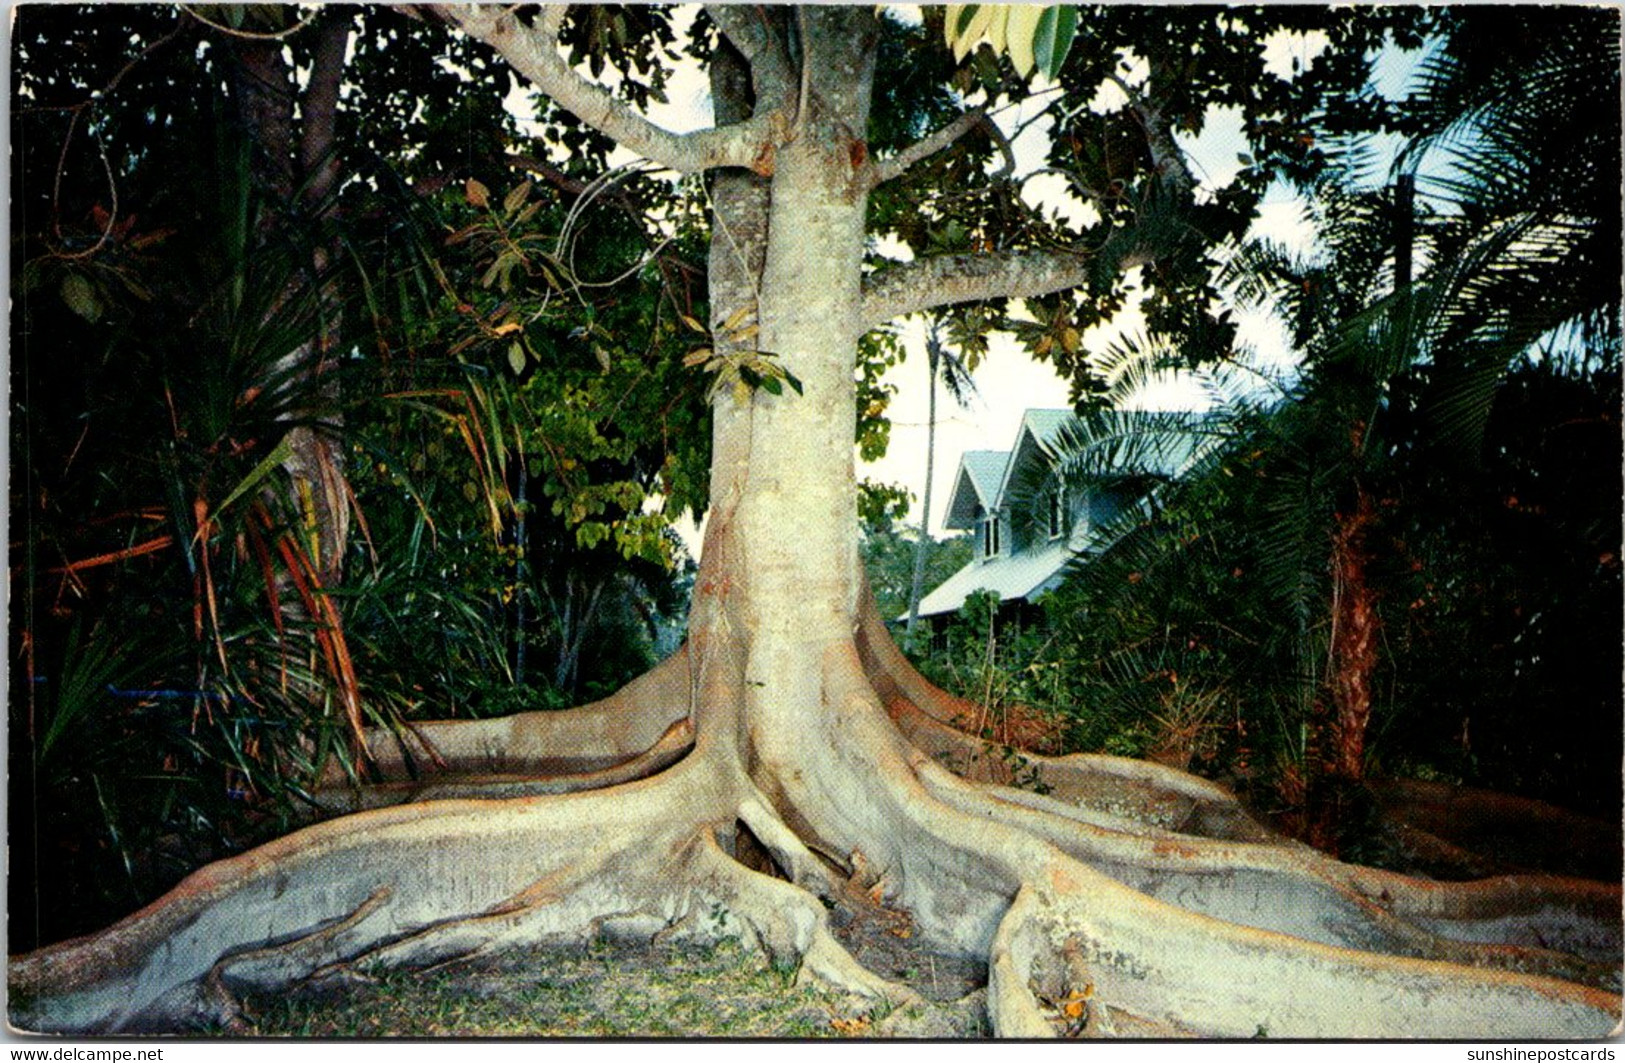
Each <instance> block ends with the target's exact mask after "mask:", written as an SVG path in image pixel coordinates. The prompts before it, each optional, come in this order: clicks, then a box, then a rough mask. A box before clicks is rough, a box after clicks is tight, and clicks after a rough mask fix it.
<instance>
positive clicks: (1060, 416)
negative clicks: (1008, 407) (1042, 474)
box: [996, 410, 1077, 504]
mask: <svg viewBox="0 0 1625 1063" xmlns="http://www.w3.org/2000/svg"><path fill="white" fill-rule="evenodd" d="M1076 420H1077V415H1076V414H1074V413H1073V412H1072V411H1071V410H1028V411H1027V412H1026V413H1025V414H1023V415H1022V418H1021V427H1020V428H1018V429H1017V430H1016V445H1015V446H1014V447H1013V448H1011V450H1010V460H1009V461H1007V462H1006V463H1005V467H1004V470H1003V472H1002V473H1001V474H1000V476H999V487H998V490H997V492H996V497H997V498H998V499H999V501H1000V503H1001V504H1003V503H1006V502H1008V501H1009V498H1010V490H1011V488H1012V487H1014V486H1017V485H1016V484H1015V482H1014V480H1015V478H1016V477H1017V476H1019V475H1022V474H1023V473H1024V472H1025V470H1027V469H1029V468H1031V467H1032V466H1033V464H1034V463H1035V462H1037V461H1039V460H1040V459H1047V458H1049V457H1051V456H1052V455H1053V454H1054V453H1055V444H1056V442H1058V441H1059V439H1060V437H1061V435H1062V433H1063V429H1064V428H1065V426H1067V425H1069V424H1072V423H1074V422H1076Z"/></svg>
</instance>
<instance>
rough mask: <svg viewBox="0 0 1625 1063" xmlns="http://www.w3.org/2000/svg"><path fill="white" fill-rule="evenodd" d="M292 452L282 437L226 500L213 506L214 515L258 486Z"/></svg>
mask: <svg viewBox="0 0 1625 1063" xmlns="http://www.w3.org/2000/svg"><path fill="white" fill-rule="evenodd" d="M292 454H293V446H292V445H291V444H290V443H289V442H288V439H287V437H286V436H284V437H283V438H282V442H280V443H278V444H277V445H276V446H275V448H273V449H272V451H271V453H269V454H267V455H266V456H265V459H264V460H263V461H261V462H260V463H259V464H258V465H256V466H254V471H253V472H250V473H249V474H248V475H247V476H245V477H243V480H242V482H241V483H239V484H238V485H237V486H236V487H234V488H232V491H231V494H229V495H227V496H226V500H225V501H224V502H222V503H220V504H219V505H218V506H216V507H215V510H214V512H215V516H219V515H220V514H221V513H223V512H225V511H226V509H227V508H228V507H230V505H231V504H232V503H233V502H235V501H237V500H238V499H239V498H241V497H243V495H244V494H246V493H247V492H249V491H252V490H253V489H254V488H255V487H258V486H259V484H260V482H261V481H262V480H264V479H265V478H266V477H267V476H269V475H271V470H272V469H274V468H276V467H277V466H278V465H281V464H282V463H283V462H285V461H287V460H288V458H289V457H290V456H291V455H292Z"/></svg>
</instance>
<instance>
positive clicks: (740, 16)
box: [705, 3, 798, 114]
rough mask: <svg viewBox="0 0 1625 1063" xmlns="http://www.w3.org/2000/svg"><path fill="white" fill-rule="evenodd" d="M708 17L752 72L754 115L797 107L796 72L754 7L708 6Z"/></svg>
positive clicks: (760, 10)
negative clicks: (754, 102) (754, 97)
mask: <svg viewBox="0 0 1625 1063" xmlns="http://www.w3.org/2000/svg"><path fill="white" fill-rule="evenodd" d="M705 13H706V14H707V15H708V16H710V18H711V21H712V22H715V23H716V25H717V28H718V29H719V30H721V31H722V33H723V35H724V36H725V37H727V38H728V40H729V41H730V42H731V43H732V44H733V46H734V48H735V49H736V50H738V52H739V54H740V55H741V56H742V57H743V58H744V60H745V65H746V66H748V67H749V68H750V72H751V81H752V87H753V88H754V90H755V94H756V105H755V107H754V108H753V110H754V111H755V113H757V114H761V113H762V112H764V111H769V110H774V109H778V108H783V109H785V110H786V111H788V110H789V109H790V108H792V107H794V106H796V105H797V99H796V97H797V92H798V89H797V78H796V72H795V70H794V68H793V67H792V66H791V63H790V55H789V53H788V52H787V51H786V50H785V46H784V41H783V40H782V39H781V38H780V37H779V35H778V33H776V32H775V31H774V27H773V25H772V24H771V23H770V22H769V21H768V12H767V11H766V10H764V9H763V8H762V7H760V6H758V5H755V4H750V5H746V4H737V3H734V4H707V5H706V8H705Z"/></svg>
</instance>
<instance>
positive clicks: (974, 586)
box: [919, 409, 1211, 616]
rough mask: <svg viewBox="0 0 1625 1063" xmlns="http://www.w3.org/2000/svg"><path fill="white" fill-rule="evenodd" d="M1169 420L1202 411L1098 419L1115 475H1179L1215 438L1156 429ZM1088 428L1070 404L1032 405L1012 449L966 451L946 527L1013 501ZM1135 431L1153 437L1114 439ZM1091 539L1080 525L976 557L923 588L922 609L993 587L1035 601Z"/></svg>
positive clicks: (951, 604)
mask: <svg viewBox="0 0 1625 1063" xmlns="http://www.w3.org/2000/svg"><path fill="white" fill-rule="evenodd" d="M1170 419H1172V420H1174V421H1176V422H1177V421H1186V422H1187V426H1189V425H1190V424H1192V423H1194V422H1195V421H1197V420H1199V415H1196V414H1185V413H1174V414H1146V413H1139V412H1134V411H1122V412H1120V413H1116V414H1112V415H1108V417H1107V418H1106V421H1105V424H1103V425H1102V424H1099V423H1098V422H1096V427H1095V431H1097V432H1098V431H1105V432H1107V433H1108V434H1107V436H1106V437H1105V438H1104V439H1103V440H1102V442H1103V443H1104V445H1105V446H1106V447H1108V448H1109V451H1110V453H1112V455H1113V460H1114V464H1115V468H1114V472H1113V475H1112V478H1113V479H1115V478H1117V477H1118V476H1121V477H1123V478H1125V479H1133V478H1136V477H1143V476H1151V477H1156V478H1171V477H1176V476H1179V475H1181V474H1183V473H1184V472H1185V471H1187V470H1188V469H1189V468H1190V466H1191V465H1192V464H1194V463H1195V461H1196V460H1197V459H1198V457H1199V456H1200V455H1201V454H1202V453H1203V452H1205V451H1206V449H1207V448H1208V446H1209V445H1211V444H1210V441H1207V440H1204V439H1203V438H1202V437H1201V435H1200V434H1199V433H1197V434H1192V433H1189V432H1185V431H1173V432H1169V431H1162V432H1157V431H1155V430H1154V429H1153V426H1154V425H1156V424H1158V423H1159V422H1162V423H1166V422H1167V421H1168V420H1170ZM1084 428H1085V426H1084V423H1083V422H1081V421H1080V420H1079V419H1078V417H1077V415H1075V414H1074V413H1073V412H1072V411H1071V410H1062V409H1033V410H1028V411H1027V412H1026V414H1025V415H1023V417H1022V419H1021V427H1020V428H1019V429H1018V430H1017V432H1016V439H1015V444H1014V445H1013V446H1012V448H1011V449H1010V450H1008V451H1003V450H973V451H967V452H966V453H965V454H964V456H963V457H961V458H960V463H959V474H958V476H957V477H955V480H954V491H953V494H952V496H951V497H950V498H949V503H948V512H947V514H946V516H945V518H944V520H943V527H945V528H952V529H956V530H957V529H965V528H971V527H974V526H975V522H976V519H977V516H978V510H980V511H981V512H982V513H988V512H992V511H994V510H997V509H999V508H1001V507H1007V506H1009V505H1010V503H1011V502H1012V497H1011V493H1012V492H1013V491H1015V492H1019V491H1021V490H1023V489H1024V488H1025V487H1026V486H1027V485H1028V484H1030V483H1031V482H1032V481H1031V479H1030V474H1029V473H1028V472H1027V470H1031V469H1033V468H1034V467H1035V465H1036V463H1038V462H1040V461H1041V460H1043V459H1048V458H1050V457H1052V456H1054V455H1055V453H1056V451H1057V450H1058V449H1059V448H1060V447H1061V446H1063V445H1066V444H1068V443H1069V442H1076V441H1078V440H1079V438H1080V432H1081V431H1083V430H1084ZM1148 430H1152V434H1151V435H1150V436H1146V435H1144V433H1146V432H1147V431H1148ZM1135 432H1138V433H1140V434H1141V438H1142V439H1149V440H1150V443H1149V444H1148V445H1147V446H1144V447H1140V446H1135V447H1126V448H1124V447H1118V446H1117V445H1116V444H1115V442H1114V441H1115V440H1116V439H1117V438H1118V437H1119V436H1122V437H1125V438H1126V437H1127V436H1128V435H1129V434H1130V433H1135ZM1087 545H1088V543H1087V533H1086V532H1085V531H1084V529H1083V528H1081V527H1080V528H1078V529H1075V530H1074V534H1073V535H1072V536H1070V537H1069V538H1067V539H1056V540H1049V541H1047V542H1043V543H1041V544H1039V545H1038V546H1036V547H1034V548H1032V549H1025V550H1018V551H1013V552H1011V553H1008V554H1005V553H1001V554H999V555H997V556H994V557H982V558H978V559H976V560H974V561H972V562H971V563H970V564H968V565H966V566H965V567H964V568H962V569H960V570H959V571H958V572H956V573H954V574H953V575H952V576H950V577H949V578H948V579H947V580H945V581H944V582H943V583H942V584H941V585H940V586H938V587H936V588H935V589H933V590H932V591H931V592H930V593H929V594H927V595H925V596H924V597H923V598H922V599H921V600H920V610H919V615H921V616H934V615H938V614H942V613H951V612H953V611H955V610H957V609H958V608H959V607H960V606H961V605H963V604H964V601H965V599H966V598H967V597H968V596H969V595H970V594H972V593H973V592H975V591H978V590H987V591H993V592H995V593H997V594H998V595H999V597H1000V599H1002V600H1003V601H1007V602H1008V601H1013V600H1016V599H1024V600H1026V601H1029V602H1030V601H1033V600H1034V599H1036V598H1037V597H1038V596H1039V595H1040V594H1042V593H1044V592H1045V591H1048V590H1050V589H1052V588H1054V587H1055V586H1057V585H1058V584H1059V583H1060V582H1061V573H1062V570H1063V569H1064V568H1065V567H1066V563H1067V562H1068V560H1070V559H1071V558H1072V557H1074V556H1076V554H1077V552H1078V551H1079V550H1081V549H1083V548H1085V547H1086V546H1087Z"/></svg>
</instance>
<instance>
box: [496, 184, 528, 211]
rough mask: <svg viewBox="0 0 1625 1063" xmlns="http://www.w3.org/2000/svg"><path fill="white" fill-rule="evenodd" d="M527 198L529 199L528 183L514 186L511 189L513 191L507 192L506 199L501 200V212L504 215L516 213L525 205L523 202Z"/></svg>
mask: <svg viewBox="0 0 1625 1063" xmlns="http://www.w3.org/2000/svg"><path fill="white" fill-rule="evenodd" d="M529 197H530V182H529V181H521V182H520V183H519V184H517V185H515V186H514V187H513V189H512V190H511V191H509V192H508V195H507V197H506V198H504V199H503V201H502V211H503V213H504V214H512V213H513V212H514V211H516V210H518V209H519V208H520V207H522V206H524V205H525V200H526V199H528V198H529Z"/></svg>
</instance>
